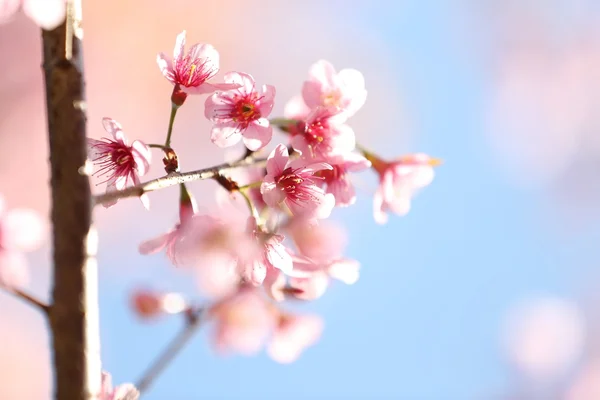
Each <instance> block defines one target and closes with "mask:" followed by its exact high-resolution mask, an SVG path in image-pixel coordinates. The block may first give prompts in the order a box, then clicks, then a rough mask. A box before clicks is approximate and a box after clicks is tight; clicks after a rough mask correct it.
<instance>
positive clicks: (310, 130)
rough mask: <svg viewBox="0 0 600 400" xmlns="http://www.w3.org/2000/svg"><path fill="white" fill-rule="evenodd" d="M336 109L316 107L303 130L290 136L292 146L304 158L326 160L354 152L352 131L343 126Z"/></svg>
mask: <svg viewBox="0 0 600 400" xmlns="http://www.w3.org/2000/svg"><path fill="white" fill-rule="evenodd" d="M344 121H345V116H344V115H343V114H342V113H341V109H339V108H337V107H317V108H315V109H314V110H313V111H311V113H310V114H309V115H308V117H307V118H306V122H305V123H304V125H303V126H304V128H303V129H301V130H300V132H299V133H298V134H296V135H293V136H292V142H291V143H292V146H293V147H294V149H295V150H298V151H299V152H301V153H302V157H304V158H316V159H326V158H328V157H330V156H333V155H337V154H344V153H347V152H350V151H352V150H354V147H355V146H356V139H355V137H354V131H353V130H352V128H350V127H349V126H348V125H346V124H344Z"/></svg>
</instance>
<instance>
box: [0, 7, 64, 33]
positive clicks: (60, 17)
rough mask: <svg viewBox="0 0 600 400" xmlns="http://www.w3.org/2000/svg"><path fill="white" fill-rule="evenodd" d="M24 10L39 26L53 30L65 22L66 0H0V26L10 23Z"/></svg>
mask: <svg viewBox="0 0 600 400" xmlns="http://www.w3.org/2000/svg"><path fill="white" fill-rule="evenodd" d="M19 9H23V12H24V13H25V15H27V16H28V17H29V18H31V19H32V20H33V22H35V23H36V24H37V25H38V26H40V27H41V28H44V29H46V30H52V29H54V28H56V27H57V26H59V25H60V24H61V23H63V21H64V20H65V12H66V1H65V0H0V24H3V23H5V22H9V21H10V20H11V19H12V18H13V16H14V14H15V13H17V11H19Z"/></svg>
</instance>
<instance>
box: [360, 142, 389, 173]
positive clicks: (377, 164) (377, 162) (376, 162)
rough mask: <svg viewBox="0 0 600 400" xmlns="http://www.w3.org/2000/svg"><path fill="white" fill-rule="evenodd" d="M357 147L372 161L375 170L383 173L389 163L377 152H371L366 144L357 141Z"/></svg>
mask: <svg viewBox="0 0 600 400" xmlns="http://www.w3.org/2000/svg"><path fill="white" fill-rule="evenodd" d="M356 149H357V150H358V151H360V152H361V153H362V154H363V156H365V158H366V159H367V160H369V161H370V162H371V166H372V168H373V169H374V170H375V171H377V172H379V173H381V172H382V171H384V170H385V167H386V165H387V163H386V162H385V161H384V160H382V159H381V158H380V157H378V156H377V155H375V153H373V152H371V151H370V150H367V149H366V148H365V147H364V146H362V145H360V144H358V143H356Z"/></svg>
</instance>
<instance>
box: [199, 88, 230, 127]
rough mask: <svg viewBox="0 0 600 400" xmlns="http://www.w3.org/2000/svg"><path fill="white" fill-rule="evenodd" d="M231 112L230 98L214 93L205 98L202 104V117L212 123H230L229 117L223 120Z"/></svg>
mask: <svg viewBox="0 0 600 400" xmlns="http://www.w3.org/2000/svg"><path fill="white" fill-rule="evenodd" d="M231 111H233V106H232V104H231V99H230V96H228V95H226V94H224V93H222V92H216V93H213V94H212V95H210V96H208V97H207V98H206V101H205V102H204V116H205V117H206V118H207V119H208V120H210V121H214V122H221V120H222V122H226V121H231V118H230V117H227V118H223V116H225V115H228V114H229V113H230V112H231Z"/></svg>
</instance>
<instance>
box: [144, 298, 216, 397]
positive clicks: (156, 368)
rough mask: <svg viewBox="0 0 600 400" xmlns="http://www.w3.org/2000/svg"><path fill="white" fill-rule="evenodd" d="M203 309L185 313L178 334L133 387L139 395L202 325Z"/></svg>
mask: <svg viewBox="0 0 600 400" xmlns="http://www.w3.org/2000/svg"><path fill="white" fill-rule="evenodd" d="M203 313H204V309H202V308H200V309H190V310H188V311H187V312H186V313H185V317H186V318H185V325H184V326H183V329H182V330H181V331H179V333H178V334H177V335H176V336H175V337H174V338H173V339H171V342H170V343H169V344H168V345H167V347H166V348H165V349H164V350H163V351H162V352H161V353H160V355H159V356H158V357H157V358H156V359H155V360H154V362H153V363H152V364H151V365H150V367H149V368H148V369H147V370H146V372H144V374H143V375H142V378H141V379H140V380H139V381H138V383H137V384H136V385H135V386H136V388H137V389H138V390H139V392H140V393H144V392H145V391H147V390H148V389H149V388H150V386H151V385H152V383H154V381H155V380H156V379H157V378H158V377H159V376H160V374H161V373H162V372H163V371H164V370H165V368H167V367H168V366H169V364H170V363H171V362H172V361H173V360H174V359H175V357H176V356H177V355H178V354H179V353H180V352H181V350H182V349H183V348H184V346H185V345H186V344H187V343H188V342H189V341H190V339H191V338H192V337H193V336H194V334H195V333H196V330H197V329H198V328H199V327H200V326H201V325H202V321H203V318H202V314H203Z"/></svg>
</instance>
